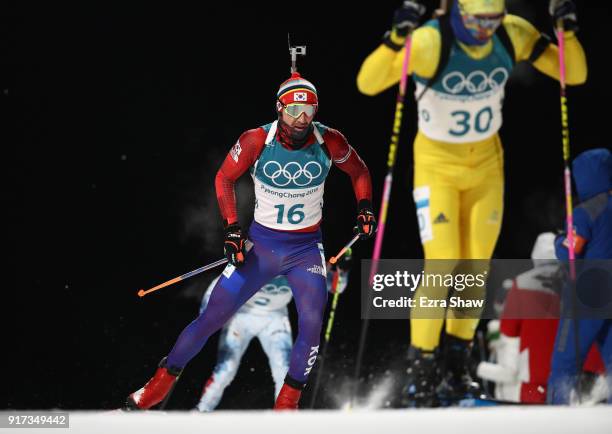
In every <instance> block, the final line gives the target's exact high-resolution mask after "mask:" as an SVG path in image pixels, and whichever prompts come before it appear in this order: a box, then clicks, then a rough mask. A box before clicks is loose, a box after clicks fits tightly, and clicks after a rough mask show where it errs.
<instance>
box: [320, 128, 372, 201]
mask: <svg viewBox="0 0 612 434" xmlns="http://www.w3.org/2000/svg"><path fill="white" fill-rule="evenodd" d="M323 140H324V141H325V146H326V147H327V150H328V151H329V153H330V155H331V158H332V161H333V162H334V164H335V165H336V166H338V168H339V169H340V170H342V171H343V172H345V173H346V174H348V175H349V176H350V177H351V182H352V184H353V190H354V191H355V197H356V198H357V202H360V201H362V200H368V201H370V202H371V201H372V180H371V178H370V172H369V170H368V167H367V166H366V165H365V163H364V162H363V160H362V159H361V158H360V157H359V154H357V152H356V151H355V149H353V147H352V146H351V145H349V143H348V142H347V140H346V138H345V137H344V136H343V135H342V133H341V132H340V131H338V130H334V129H332V128H330V129H328V130H327V131H326V132H325V134H324V135H323Z"/></svg>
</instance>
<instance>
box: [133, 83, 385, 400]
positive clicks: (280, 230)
mask: <svg viewBox="0 0 612 434" xmlns="http://www.w3.org/2000/svg"><path fill="white" fill-rule="evenodd" d="M317 108H318V96H317V91H316V89H315V87H314V85H313V84H312V83H311V82H309V81H307V80H305V79H303V78H302V77H301V76H300V75H299V74H298V73H293V74H292V76H291V78H289V79H288V80H287V81H285V82H284V83H283V84H282V85H281V86H280V88H279V90H278V93H277V103H276V109H277V113H278V119H277V120H276V121H274V122H272V123H270V124H267V125H264V126H262V127H259V128H255V129H253V130H248V131H246V132H245V133H243V134H242V135H241V136H240V138H239V140H238V141H237V142H236V144H235V145H234V146H233V147H232V149H231V150H230V152H229V154H228V155H227V157H226V158H225V161H224V162H223V164H222V166H221V168H220V169H219V171H218V172H217V176H216V179H215V187H216V191H217V198H218V201H219V207H220V209H221V215H222V216H223V222H224V225H225V243H224V250H225V254H226V256H227V257H228V259H229V262H230V263H229V264H228V265H227V267H226V268H225V270H224V271H223V273H222V275H221V278H220V279H219V281H218V282H217V284H216V285H215V287H214V289H213V291H212V294H211V296H210V301H209V302H208V307H207V309H206V310H205V311H204V312H203V313H202V314H201V315H199V316H198V317H197V318H196V319H195V320H194V321H193V322H192V323H191V324H189V325H188V326H187V327H186V328H185V329H184V330H183V332H182V333H181V334H180V336H179V337H178V340H177V341H176V344H175V345H174V347H173V348H172V350H171V351H170V353H169V354H168V356H167V357H165V358H164V359H163V360H162V362H161V364H160V366H159V368H158V369H157V371H156V373H155V375H154V377H153V378H152V379H151V380H150V381H149V382H148V383H147V384H146V385H145V386H144V387H143V388H141V389H140V390H138V391H137V392H134V393H132V394H131V395H130V396H129V397H128V402H127V404H128V406H129V407H132V408H139V409H147V408H151V407H153V406H154V405H156V404H158V403H160V402H161V401H162V400H163V399H164V398H165V397H166V395H167V394H168V392H169V391H170V389H171V387H172V385H173V384H174V382H175V381H176V378H177V377H178V375H179V374H180V372H181V371H182V369H183V368H184V367H185V365H187V363H188V362H189V361H190V360H191V359H192V358H193V357H194V356H195V355H196V354H198V352H200V350H201V349H202V347H203V346H204V344H205V343H206V341H207V339H208V338H209V337H210V336H211V335H212V334H213V333H214V332H216V331H217V330H219V329H220V328H222V327H223V325H224V324H225V323H226V322H227V321H228V319H230V318H231V317H232V316H233V315H234V314H235V313H236V312H237V311H238V309H239V308H240V307H241V306H242V305H243V304H244V303H245V302H246V301H247V300H249V299H250V298H251V297H252V296H253V295H254V294H255V293H256V292H257V291H258V290H259V289H260V288H261V287H262V286H263V285H264V284H265V283H267V282H268V281H270V280H271V279H272V278H274V277H275V276H278V275H284V276H286V278H287V281H288V282H289V285H290V286H291V289H292V292H293V297H294V300H295V303H296V307H297V312H298V335H297V339H296V341H295V344H294V346H293V350H292V352H291V358H290V363H289V372H288V373H287V377H286V378H285V383H284V385H283V387H282V388H281V391H280V393H279V395H278V397H277V399H276V403H275V405H274V408H275V409H297V407H298V402H299V399H300V395H301V392H302V389H303V387H304V386H305V384H306V381H307V378H308V374H309V373H310V371H311V370H312V367H313V365H314V363H315V361H316V358H317V353H318V350H319V339H320V334H321V324H322V320H323V314H324V310H325V305H326V302H327V288H326V264H325V255H324V252H323V244H322V235H321V230H320V224H321V218H322V210H323V188H324V184H325V178H326V177H327V174H328V172H329V170H330V168H331V166H332V163H333V164H335V165H336V166H337V167H338V168H339V169H340V170H342V171H343V172H345V173H347V174H348V175H349V176H350V178H351V181H352V185H353V190H354V193H355V197H356V199H357V203H358V207H357V210H358V211H357V230H358V232H359V233H360V234H361V235H362V237H363V238H366V237H371V236H372V235H373V234H374V233H375V231H376V220H375V218H374V213H373V211H372V204H371V197H372V185H371V179H370V174H369V171H368V169H367V167H366V165H365V164H364V162H363V160H361V158H359V155H357V152H356V151H355V150H354V149H353V148H352V147H351V146H350V145H349V144H348V142H347V141H346V139H345V138H344V136H343V135H342V134H341V133H340V132H339V131H337V130H334V129H331V128H328V127H326V126H324V125H322V124H320V123H319V122H314V121H313V119H314V116H315V114H316V112H317ZM247 170H249V172H250V174H251V177H252V178H253V182H254V184H255V212H254V221H253V223H252V225H251V226H250V229H249V234H248V238H249V240H250V241H251V242H252V243H253V247H252V249H250V250H249V251H248V252H247V251H246V248H245V243H246V240H247V234H246V232H244V231H243V230H242V229H241V227H240V225H239V224H238V219H237V212H236V197H235V193H234V183H235V182H236V181H237V180H238V178H240V176H242V175H243V174H244V173H245V172H246V171H247Z"/></svg>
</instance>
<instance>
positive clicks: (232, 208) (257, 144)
mask: <svg viewBox="0 0 612 434" xmlns="http://www.w3.org/2000/svg"><path fill="white" fill-rule="evenodd" d="M265 141H266V132H265V131H264V130H263V128H257V129H254V130H248V131H246V132H244V133H242V135H241V136H240V138H239V139H238V141H237V142H236V144H235V145H234V146H232V149H230V151H229V153H228V154H227V156H226V157H225V160H224V161H223V164H222V165H221V168H220V169H219V171H218V172H217V176H216V177H215V190H216V192H217V201H218V202H219V209H220V210H221V216H222V217H223V221H224V223H225V224H226V225H228V224H232V223H236V222H237V221H238V213H237V211H236V194H235V192H234V184H235V183H236V181H237V180H238V178H240V177H241V176H242V174H243V173H244V172H246V171H247V170H248V169H249V167H251V166H252V165H253V164H255V161H256V160H257V158H258V157H259V154H261V151H262V149H263V147H264V144H265Z"/></svg>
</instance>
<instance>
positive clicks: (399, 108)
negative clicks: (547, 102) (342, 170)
mask: <svg viewBox="0 0 612 434" xmlns="http://www.w3.org/2000/svg"><path fill="white" fill-rule="evenodd" d="M411 47H412V38H411V34H410V33H408V36H407V37H406V43H405V46H404V48H405V54H404V62H403V64H402V75H401V77H400V83H399V92H398V93H397V100H396V102H395V115H394V120H393V129H392V133H391V142H390V144H389V154H388V156H387V175H386V176H385V183H384V187H383V195H382V201H381V205H380V214H379V216H378V231H377V232H376V239H375V241H374V253H373V254H372V263H371V266H370V276H369V279H368V284H369V283H371V282H372V279H373V278H374V275H375V274H376V271H377V270H378V260H379V259H380V253H381V250H382V243H383V237H384V234H385V224H386V222H387V211H388V207H389V198H390V196H391V186H392V184H393V168H394V167H395V160H396V153H397V144H398V142H399V135H400V129H401V126H402V112H403V109H404V96H405V95H406V84H407V82H408V65H409V64H410V51H411ZM369 308H370V304H369V303H368V306H367V307H366V309H368V312H369ZM368 326H369V320H368V315H367V312H366V316H365V319H364V320H363V322H362V324H361V334H360V336H359V347H358V349H357V361H356V364H355V373H354V380H355V381H354V383H355V385H354V387H355V388H356V387H357V381H358V380H359V375H360V373H361V362H362V359H363V352H364V350H365V342H366V336H367V333H368ZM354 392H355V390H354V391H353V394H352V395H353V396H352V397H351V401H353V399H354V395H355V393H354Z"/></svg>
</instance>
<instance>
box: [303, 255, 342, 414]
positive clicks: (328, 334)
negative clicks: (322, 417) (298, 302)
mask: <svg viewBox="0 0 612 434" xmlns="http://www.w3.org/2000/svg"><path fill="white" fill-rule="evenodd" d="M330 263H331V261H330ZM339 278H340V270H336V271H335V272H334V280H333V283H332V288H337V285H338V279H339ZM339 298H340V293H339V292H338V291H337V290H336V291H334V298H333V299H332V304H331V308H330V310H329V318H328V319H327V327H326V328H325V335H324V336H323V349H322V351H321V362H320V363H319V366H318V367H317V378H316V380H315V384H314V388H313V389H312V398H310V407H309V408H310V409H313V408H314V405H315V402H316V400H317V393H318V392H319V386H320V384H321V377H322V372H323V365H324V364H325V358H326V357H327V347H328V345H329V341H330V339H331V331H332V328H333V326H334V318H335V317H336V307H338V299H339Z"/></svg>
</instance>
